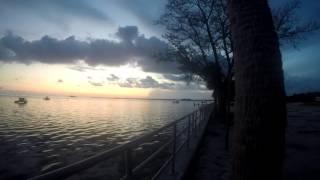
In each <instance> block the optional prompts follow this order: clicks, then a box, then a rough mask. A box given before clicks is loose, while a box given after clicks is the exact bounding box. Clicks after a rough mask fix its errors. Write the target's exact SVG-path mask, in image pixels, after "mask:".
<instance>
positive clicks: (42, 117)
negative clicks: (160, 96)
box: [0, 96, 195, 179]
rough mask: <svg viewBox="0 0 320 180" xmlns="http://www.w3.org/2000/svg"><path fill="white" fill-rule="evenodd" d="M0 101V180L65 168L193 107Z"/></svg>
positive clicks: (68, 100) (168, 103)
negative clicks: (22, 103) (24, 103)
mask: <svg viewBox="0 0 320 180" xmlns="http://www.w3.org/2000/svg"><path fill="white" fill-rule="evenodd" d="M16 99H17V98H16V97H9V96H0V143H1V146H0V158H1V160H0V179H10V178H19V177H21V178H23V177H30V176H32V175H36V174H40V173H41V172H45V171H48V170H51V169H54V168H56V167H61V166H65V165H68V164H70V163H73V162H76V161H78V160H81V159H82V158H84V157H88V156H91V155H93V154H95V153H97V152H100V151H103V150H107V149H109V148H111V147H114V146H116V145H118V144H122V143H125V142H128V141H130V139H132V138H133V137H136V136H139V135H142V134H144V133H146V132H150V131H152V130H154V129H157V128H159V127H161V126H163V125H165V124H167V123H169V122H172V121H173V120H175V119H177V118H179V117H181V116H183V115H185V114H187V113H189V112H191V111H193V110H194V109H195V107H194V105H193V102H188V101H181V102H180V103H179V104H174V103H172V102H171V101H166V100H134V99H105V98H84V97H76V98H71V97H52V98H51V100H50V101H44V100H43V99H42V97H28V98H27V99H28V103H27V104H26V105H18V104H15V103H13V102H14V101H15V100H16Z"/></svg>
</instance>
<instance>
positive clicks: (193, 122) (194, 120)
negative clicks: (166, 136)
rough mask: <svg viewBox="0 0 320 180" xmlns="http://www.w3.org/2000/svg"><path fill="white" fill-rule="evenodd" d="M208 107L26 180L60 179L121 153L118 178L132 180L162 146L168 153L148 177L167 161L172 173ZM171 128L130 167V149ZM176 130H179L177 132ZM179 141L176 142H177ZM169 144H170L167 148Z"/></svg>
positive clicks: (161, 150) (164, 165) (206, 118)
mask: <svg viewBox="0 0 320 180" xmlns="http://www.w3.org/2000/svg"><path fill="white" fill-rule="evenodd" d="M211 110H212V104H207V105H202V106H201V107H199V109H198V110H195V111H193V112H192V113H190V114H188V115H186V116H184V117H182V118H180V119H178V120H176V121H174V122H172V123H169V124H167V125H165V126H163V127H161V128H159V129H157V130H155V131H153V132H150V133H147V134H145V135H143V136H141V137H138V138H136V139H134V140H132V141H130V142H128V143H126V144H122V145H119V146H117V147H114V148H112V149H110V150H107V151H104V152H101V153H98V154H96V155H94V156H91V157H89V158H86V159H83V160H81V161H78V162H76V163H74V164H70V165H68V166H65V167H62V168H59V169H56V170H53V171H50V172H47V173H44V174H41V175H39V176H35V177H32V178H30V179H29V180H44V179H46V180H49V179H63V178H67V177H70V176H72V175H75V174H77V173H80V172H81V171H83V170H86V169H89V168H91V167H93V166H95V165H96V164H98V163H100V162H102V161H105V160H108V159H110V158H111V157H113V156H117V155H122V156H123V157H124V166H125V167H124V169H125V172H124V174H123V176H122V178H121V179H133V177H134V175H135V174H136V173H137V172H138V171H139V170H141V169H143V168H144V167H145V166H146V165H147V164H148V163H150V162H151V161H152V160H153V159H155V158H156V157H157V156H158V155H159V154H160V153H161V152H163V151H164V150H165V149H166V148H171V153H170V156H169V158H168V159H166V161H165V162H164V163H163V164H162V165H161V167H160V168H159V169H158V170H157V172H156V173H155V174H154V175H153V176H152V178H151V179H157V178H158V176H159V175H160V174H161V173H162V172H163V171H164V170H165V169H166V168H167V167H168V165H169V164H170V163H171V167H170V168H171V169H170V171H171V173H174V172H175V166H176V165H175V164H176V155H177V153H179V151H181V149H182V148H183V147H185V145H186V148H189V147H190V141H191V139H192V137H197V136H198V134H199V133H200V132H199V131H201V130H202V129H203V128H200V127H201V126H203V125H204V124H205V122H206V121H207V120H208V118H209V115H210V113H211ZM178 123H183V124H184V125H185V126H184V127H183V128H180V129H179V127H178ZM170 128H171V129H172V131H171V133H172V137H171V138H170V140H169V141H168V142H166V143H165V144H163V145H162V146H161V147H159V148H158V149H157V150H156V151H155V152H153V153H152V154H151V155H149V156H148V157H147V158H146V159H144V160H143V161H142V162H141V163H139V164H138V165H137V166H135V167H134V166H133V163H132V151H133V149H135V148H137V147H138V146H139V145H140V144H142V143H143V142H145V141H147V140H148V139H150V137H153V136H155V135H157V134H159V133H160V132H163V131H166V130H168V129H170ZM178 129H179V130H180V131H178ZM183 135H184V136H185V138H184V140H182V141H179V138H180V137H182V136H183ZM178 142H179V143H178ZM170 146H171V147H170Z"/></svg>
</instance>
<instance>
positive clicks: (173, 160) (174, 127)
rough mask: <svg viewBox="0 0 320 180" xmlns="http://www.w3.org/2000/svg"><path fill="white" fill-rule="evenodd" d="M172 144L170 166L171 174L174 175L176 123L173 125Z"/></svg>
mask: <svg viewBox="0 0 320 180" xmlns="http://www.w3.org/2000/svg"><path fill="white" fill-rule="evenodd" d="M172 135H173V143H172V166H171V173H172V174H174V173H175V169H176V144H177V123H174V124H173V133H172Z"/></svg>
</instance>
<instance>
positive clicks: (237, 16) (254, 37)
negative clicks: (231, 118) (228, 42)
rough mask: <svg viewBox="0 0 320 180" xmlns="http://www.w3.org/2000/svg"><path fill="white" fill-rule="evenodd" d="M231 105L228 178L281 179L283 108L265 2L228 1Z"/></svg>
mask: <svg viewBox="0 0 320 180" xmlns="http://www.w3.org/2000/svg"><path fill="white" fill-rule="evenodd" d="M228 9H229V12H230V20H231V30H232V38H233V43H234V58H235V77H236V84H235V88H236V101H235V108H236V110H235V124H234V135H235V136H234V141H233V146H232V165H233V167H232V176H231V179H232V180H257V179H259V180H271V179H277V180H280V179H282V168H283V159H284V143H285V126H286V106H285V92H284V82H283V71H282V62H281V54H280V49H279V42H278V37H277V33H276V31H275V27H274V24H273V21H272V15H271V11H270V8H269V6H268V2H267V0H258V1H257V0H229V4H228Z"/></svg>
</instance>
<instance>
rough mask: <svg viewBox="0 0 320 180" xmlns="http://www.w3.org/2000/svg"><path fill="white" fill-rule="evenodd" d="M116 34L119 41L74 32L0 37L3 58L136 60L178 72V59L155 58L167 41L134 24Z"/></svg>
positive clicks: (147, 67)
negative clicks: (60, 36) (81, 36)
mask: <svg viewBox="0 0 320 180" xmlns="http://www.w3.org/2000/svg"><path fill="white" fill-rule="evenodd" d="M116 35H117V36H118V37H119V38H120V42H117V41H111V40H107V39H93V40H89V41H80V40H77V39H76V38H75V37H74V36H70V37H68V38H66V39H62V40H60V39H56V38H53V37H50V36H44V37H42V38H41V39H40V40H35V41H27V40H25V39H23V38H22V37H20V36H17V35H14V34H13V33H8V34H6V35H5V36H4V37H2V38H1V39H0V61H3V62H13V61H15V62H20V63H25V64H30V63H32V62H33V61H38V62H41V63H47V64H73V63H75V62H76V61H79V60H83V61H85V63H87V64H88V65H90V66H96V65H107V66H119V65H124V64H127V63H129V62H136V63H137V64H138V65H139V66H140V67H141V68H142V70H144V71H146V72H159V73H162V72H164V73H176V72H178V66H177V64H176V63H172V62H157V61H156V60H155V58H154V57H155V55H156V54H157V53H160V52H162V51H164V50H166V48H167V47H168V45H167V44H166V43H165V42H164V41H161V40H160V39H158V38H156V37H151V38H146V37H144V36H143V35H139V33H138V28H137V27H135V26H127V27H120V28H119V29H118V32H117V33H116ZM71 69H73V70H77V71H85V70H86V69H88V68H83V67H79V66H73V67H71Z"/></svg>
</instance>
